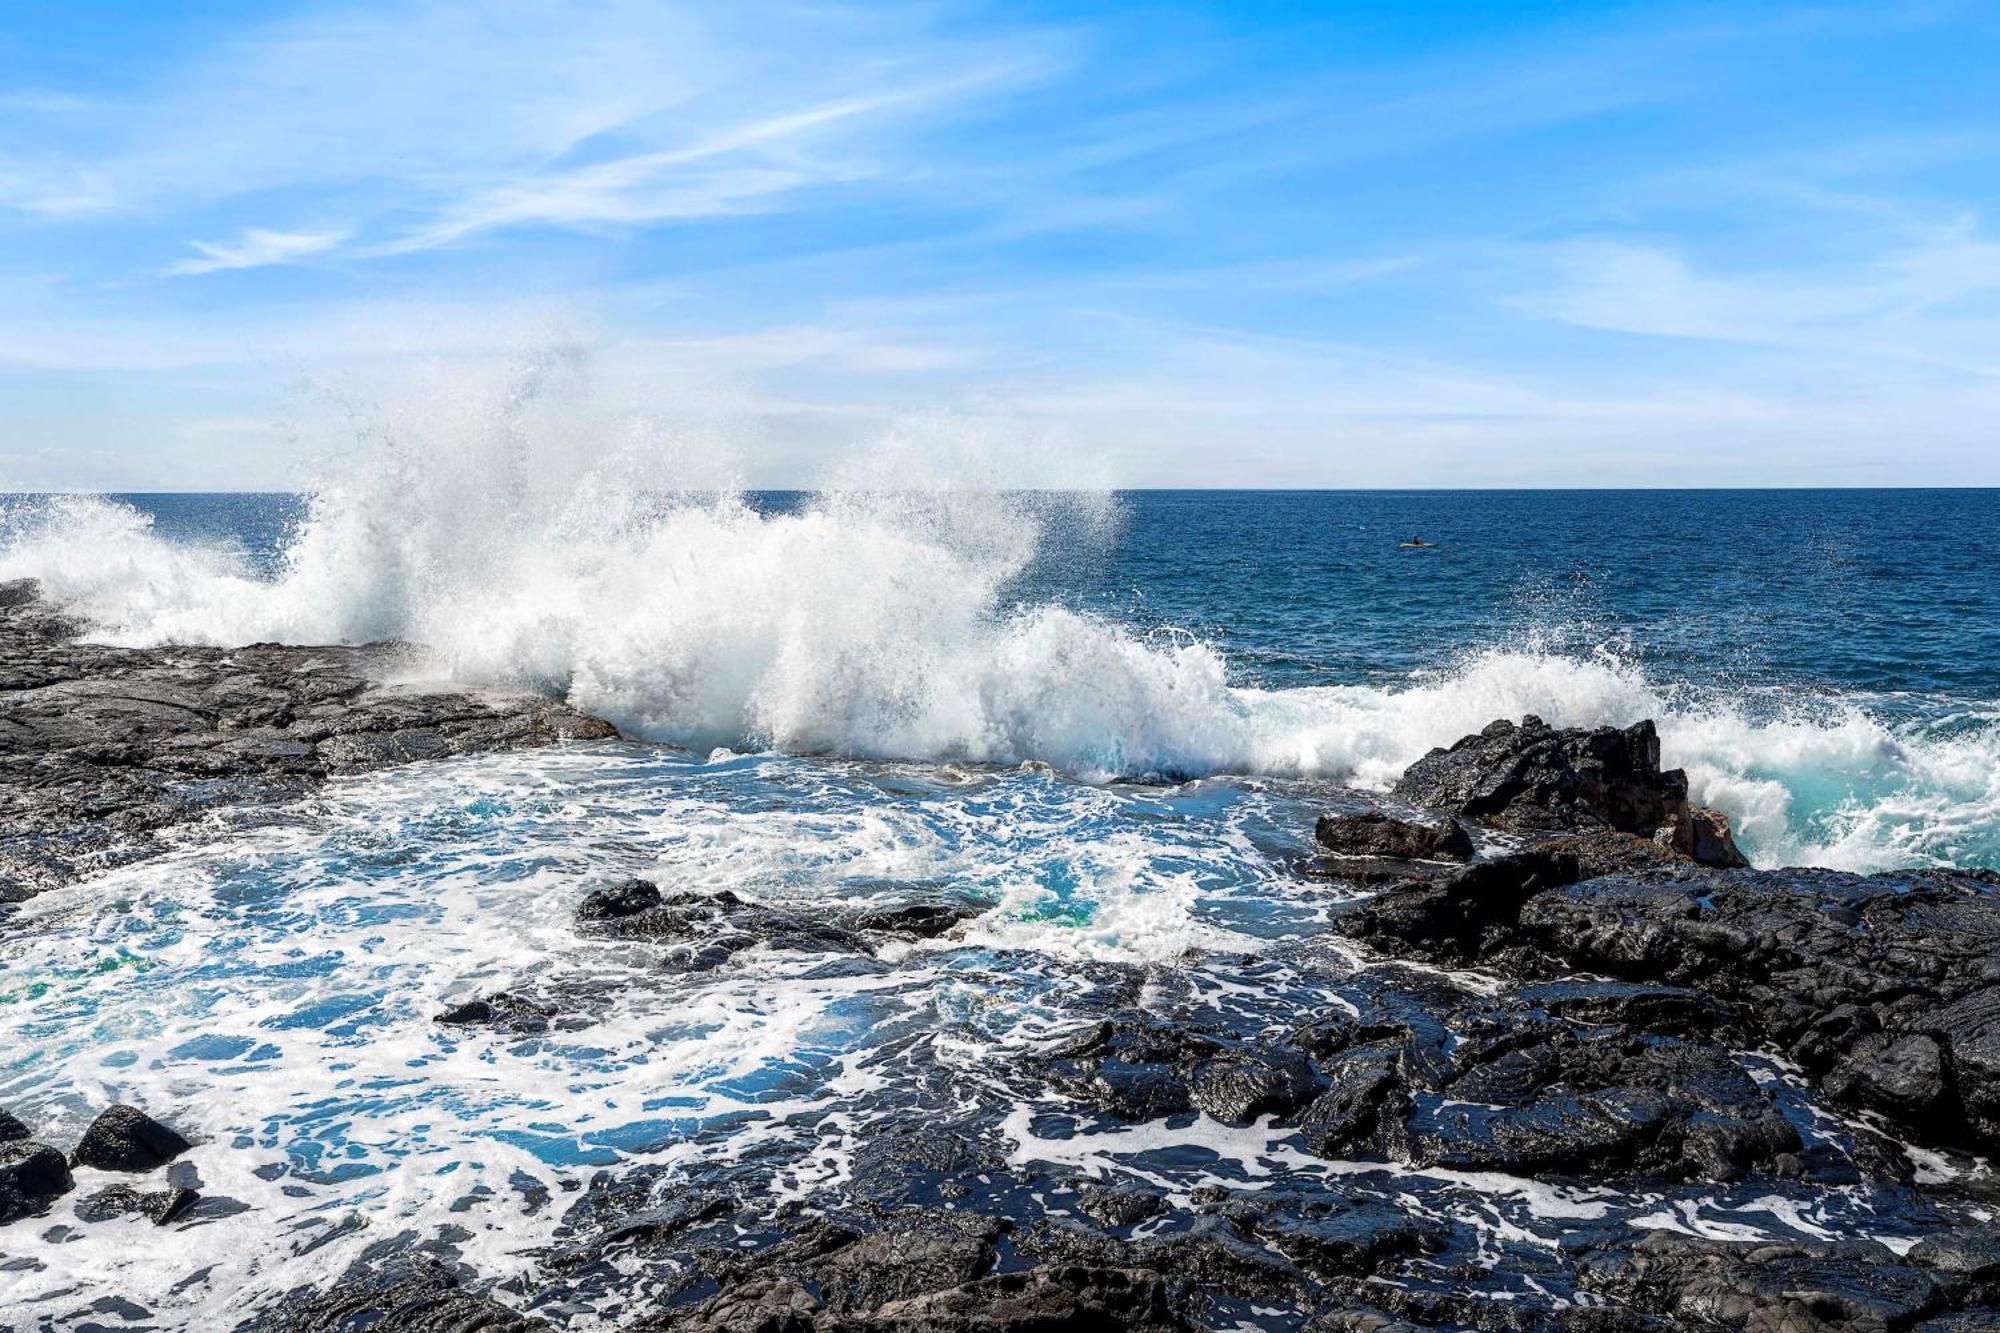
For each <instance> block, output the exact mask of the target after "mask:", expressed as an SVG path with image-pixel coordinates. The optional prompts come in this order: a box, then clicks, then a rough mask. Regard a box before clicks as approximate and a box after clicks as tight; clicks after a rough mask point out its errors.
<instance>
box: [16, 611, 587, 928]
mask: <svg viewBox="0 0 2000 1333" xmlns="http://www.w3.org/2000/svg"><path fill="white" fill-rule="evenodd" d="M79 630H80V627H79V626H77V625H75V624H74V623H72V622H70V621H69V620H67V619H66V618H65V617H64V616H63V615H62V614H61V613H60V611H59V610H57V609H56V608H53V607H51V606H49V605H48V603H47V602H45V601H44V600H42V599H41V598H40V597H39V596H38V593H37V589H36V586H35V585H34V583H33V582H32V581H27V580H22V581H16V582H12V583H5V584H0V903H4V902H10V901H12V902H18V901H21V900H23V899H25V898H27V897H30V896H32V895H33V894H35V893H38V892H40V891H41V890H44V889H48V888H53V887H55V886H57V885H60V884H63V883H66V882H68V881H69V880H72V879H75V878H78V877H80V876H82V875H86V874H89V873H92V872H94V871H98V870H102V869H105V868H108V867H110V866H114V865H118V864H121V863H123V862H127V861H131V860H134V859H137V858H139V857H143V856H145V855H147V854H148V853H150V852H152V851H154V850H156V849H157V846H158V843H157V841H156V835H158V834H159V833H160V832H161V831H162V830H164V829H168V828H171V827H173V826H175V825H180V824H185V823H187V822H189V821H190V820H194V819H197V818H200V817H201V816H203V815H206V814H208V813H210V812H214V811H219V810H224V809H230V808H238V807H242V806H245V805H252V806H254V805H260V804H268V803H270V802H274V801H284V800H291V799H295V798H297V797H299V796H301V795H303V794H305V793H307V792H309V791H311V790H312V789H313V788H314V787H315V786H317V785H318V784H320V783H321V782H324V781H325V780H326V779H327V778H329V777H332V776H334V775H337V774H343V773H359V772H365V771H367V770H369V769H376V768H383V767H386V766H389V765H392V764H400V763H405V762H408V761H410V760H415V759H428V758H435V757H440V756H446V755H464V754H480V753H486V752H489V751H496V750H509V749H517V748H521V747H524V746H536V745H548V744H551V743H554V742H557V741H561V740H566V739H577V740H596V739H603V738H607V737H611V736H614V735H615V734H616V732H615V731H614V729H613V728H612V727H611V726H610V725H609V724H608V723H605V722H602V721H600V720H599V719H597V718H594V717H590V716H588V715H586V714H583V713H579V712H577V711H576V710H575V709H572V708H569V707H567V706H566V705H564V704H561V703H558V702H555V701H553V700H549V699H544V698H541V697H538V696H535V695H520V694H513V695H485V694H471V693H467V692H464V691H455V690H450V691H447V690H438V689H435V688H429V687H423V686H399V685H395V684H392V683H390V682H392V681H394V680H396V679H397V678H399V677H408V676H410V675H411V674H412V673H414V672H416V671H417V670H419V669H420V668H421V658H420V656H419V654H418V653H417V651H416V650H415V649H413V648H411V647H410V646H408V645H404V644H394V643H376V644H365V645H359V646H352V647H325V648H296V647H286V646H281V645H277V644H256V645H252V646H250V647H247V648H226V649H225V648H186V647H170V648H115V647H108V646H105V645H101V644H91V643H82V642H78V641H77V635H78V633H79Z"/></svg>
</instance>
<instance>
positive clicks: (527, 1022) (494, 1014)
mask: <svg viewBox="0 0 2000 1333" xmlns="http://www.w3.org/2000/svg"><path fill="white" fill-rule="evenodd" d="M555 1016H556V1009H555V1007H554V1006H553V1005H546V1004H541V1003H538V1002H536V1001H534V1000H530V999H527V998H526V997H524V996H519V995H512V994H509V993H508V992H506V991H495V992H494V993H493V994H491V995H486V996H482V997H480V998H479V999H476V1000H467V1001H465V1002H464V1003H462V1004H455V1005H453V1006H452V1007H451V1008H449V1009H447V1010H445V1011H444V1012H443V1013H441V1014H439V1015H438V1016H437V1021H438V1022H440V1023H443V1024H445V1025H446V1026H448V1027H497V1028H505V1029H506V1030H508V1031H510V1032H517V1033H520V1034H521V1035H522V1036H538V1035H540V1034H542V1033H544V1032H547V1031H548V1030H549V1027H550V1023H551V1020H553V1019H554V1018H555Z"/></svg>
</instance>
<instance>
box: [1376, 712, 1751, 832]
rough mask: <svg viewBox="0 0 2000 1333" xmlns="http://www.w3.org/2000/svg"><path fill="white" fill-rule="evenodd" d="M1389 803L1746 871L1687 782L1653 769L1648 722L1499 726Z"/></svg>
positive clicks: (1435, 759)
mask: <svg viewBox="0 0 2000 1333" xmlns="http://www.w3.org/2000/svg"><path fill="white" fill-rule="evenodd" d="M1395 795H1396V796H1397V797H1399V798H1401V799H1403V800H1406V801H1410V802H1412V803H1414V804H1416V805H1422V806H1429V807H1431V808H1433V809H1438V810H1447V811H1450V812H1451V813H1453V814H1455V815H1459V816H1463V817H1464V818H1467V819H1471V820H1476V821H1479V822H1482V823H1485V824H1489V825H1491V826H1493V827H1495V828H1501V829H1509V830H1513V831H1515V832H1526V833H1550V832H1557V831H1562V830H1592V829H1609V830H1612V831H1614V832H1619V833H1630V834H1636V835H1638V836H1640V837H1645V838H1652V839H1655V840H1657V841H1659V842H1661V843H1663V844H1664V845H1666V846H1669V847H1671V848H1673V849H1674V850H1676V851H1679V852H1681V853H1683V854H1684V855H1687V856H1689V857H1691V858H1693V859H1695V860H1698V861H1701V862H1703V863H1705V864H1710V865H1719V866H1730V867H1737V866H1744V865H1747V864H1748V862H1747V861H1745V860H1744V859H1743V855H1742V853H1741V852H1740V851H1739V850H1737V847H1736V844H1735V841H1734V839H1733V838H1731V836H1730V832H1729V821H1728V820H1727V818H1725V817H1724V816H1722V815H1721V814H1720V813H1718V812H1716V811H1713V810H1708V809H1704V808H1701V807H1695V806H1690V805H1689V804H1688V796H1687V774H1685V773H1684V772H1682V771H1681V770H1680V769H1677V768H1674V769H1664V770H1663V769H1662V768H1661V767H1660V736H1659V732H1658V731H1657V730H1656V729H1655V727H1654V725H1653V723H1652V722H1651V721H1650V720H1649V721H1645V722H1638V723H1634V724H1633V725H1632V726H1630V727H1625V728H1617V727H1594V728H1589V729H1585V728H1579V727H1571V728H1556V727H1551V726H1549V725H1548V724H1547V723H1545V722H1543V721H1542V720H1541V719H1540V718H1538V717H1535V716H1533V715H1532V714H1531V715H1529V716H1527V717H1525V718H1523V719H1521V721H1520V722H1518V723H1515V722H1512V721H1509V720H1507V719H1505V718H1502V719H1500V720H1499V721H1496V722H1494V723H1492V724H1490V725H1489V726H1487V727H1486V729H1485V730H1483V731H1480V732H1478V733H1476V734H1474V735H1471V736H1466V737H1464V738H1463V739H1461V740H1459V741H1458V742H1457V743H1456V744H1454V745H1452V746H1450V747H1449V748H1445V749H1437V750H1432V751H1431V752H1430V753H1429V754H1427V755H1425V756H1424V757H1423V758H1422V759H1419V760H1418V761H1417V762H1416V763H1414V764H1412V765H1410V767H1409V768H1408V769H1407V770H1406V771H1405V772H1404V774H1403V776H1402V778H1401V779H1400V780H1398V781H1397V783H1396V786H1395Z"/></svg>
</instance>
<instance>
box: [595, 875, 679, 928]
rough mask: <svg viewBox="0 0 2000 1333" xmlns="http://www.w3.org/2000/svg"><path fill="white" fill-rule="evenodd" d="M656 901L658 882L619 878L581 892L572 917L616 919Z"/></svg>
mask: <svg viewBox="0 0 2000 1333" xmlns="http://www.w3.org/2000/svg"><path fill="white" fill-rule="evenodd" d="M660 902H661V897H660V889H659V886H658V885H656V884H653V883H651V882H650V881H648V880H643V879H621V880H619V881H618V882H617V883H616V884H607V885H605V886H604V887H603V888H601V889H592V890H591V891H590V892H589V893H587V894H585V895H584V896H583V901H582V902H581V903H579V904H577V908H576V918H577V920H579V921H616V920H618V919H619V918H620V917H628V916H637V915H638V914H639V913H640V912H643V911H645V910H646V909H647V908H649V907H658V906H659V905H660Z"/></svg>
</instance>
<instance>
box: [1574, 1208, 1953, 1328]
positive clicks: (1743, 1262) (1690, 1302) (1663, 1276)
mask: <svg viewBox="0 0 2000 1333" xmlns="http://www.w3.org/2000/svg"><path fill="white" fill-rule="evenodd" d="M1583 1282H1584V1285H1585V1286H1586V1287H1587V1288H1588V1289H1589V1290H1591V1291H1594V1292H1596V1293H1598V1294H1600V1295H1604V1296H1608V1297H1612V1298H1614V1299H1616V1300H1618V1301H1619V1302H1620V1303H1622V1304H1626V1305H1628V1306H1632V1307H1636V1308H1639V1309H1643V1310H1657V1311H1660V1312H1662V1313H1667V1314H1671V1315H1673V1316H1674V1317H1676V1318H1677V1319H1681V1320H1685V1321H1687V1322H1686V1324H1685V1325H1683V1326H1694V1327H1702V1328H1729V1329H1745V1330H1752V1329H1755V1330H1766V1329H1768V1330H1772V1333H1778V1330H1794V1329H1796V1330H1815V1331H1823V1333H1863V1330H1877V1329H1892V1328H1907V1327H1909V1326H1910V1325H1911V1324H1913V1323H1914V1322H1915V1321H1916V1320H1917V1319H1919V1318H1920V1317H1922V1316H1923V1315H1925V1314H1928V1313H1932V1312H1935V1311H1938V1310H1940V1309H1941V1307H1943V1306H1945V1305H1946V1304H1947V1302H1948V1292H1947V1290H1946V1289H1945V1287H1944V1286H1943V1285H1942V1284H1941V1283H1940V1282H1939V1281H1937V1280H1936V1279H1935V1278H1933V1277H1932V1276H1931V1275H1930V1274H1929V1273H1927V1272H1925V1271H1924V1270H1922V1269H1920V1268H1917V1267H1915V1266H1913V1265H1910V1264H1906V1263H1901V1262H1898V1261H1897V1260H1896V1258H1895V1256H1894V1255H1893V1254H1891V1253H1890V1252H1889V1251H1888V1250H1886V1249H1884V1248H1883V1247H1882V1246H1880V1245H1877V1244H1874V1243H1873V1242H1869V1241H1849V1242H1839V1243H1834V1244H1827V1245H1803V1244H1797V1245H1795V1244H1785V1243H1774V1242H1768V1241H1719V1240H1706V1239H1702V1238H1699V1237H1695V1236H1687V1235H1682V1234H1680V1233H1678V1232H1670V1231H1653V1232H1649V1233H1647V1235H1646V1236H1645V1237H1644V1238H1643V1239H1642V1240H1641V1241H1640V1242H1639V1243H1638V1244H1637V1245H1635V1246H1633V1247H1632V1248H1631V1249H1630V1250H1626V1251H1621V1252H1614V1253H1612V1254H1609V1255H1606V1256H1603V1257H1601V1258H1598V1259H1595V1260H1593V1261H1592V1262H1591V1263H1590V1264H1588V1265H1587V1266H1586V1269H1585V1273H1584V1278H1583Z"/></svg>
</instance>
